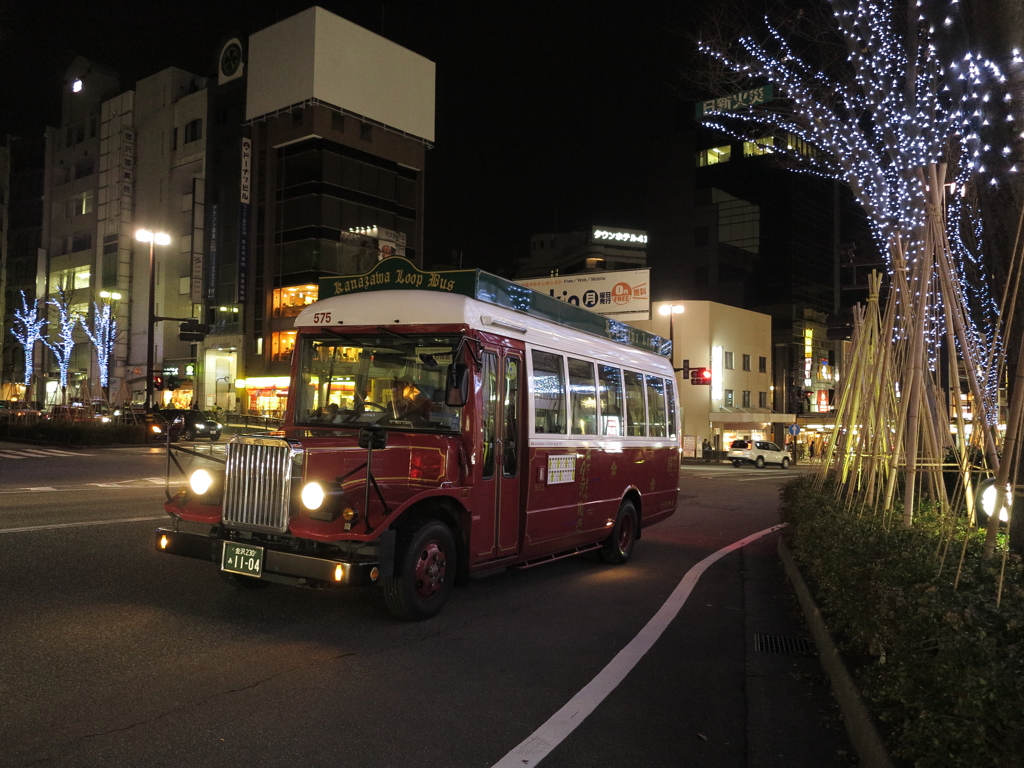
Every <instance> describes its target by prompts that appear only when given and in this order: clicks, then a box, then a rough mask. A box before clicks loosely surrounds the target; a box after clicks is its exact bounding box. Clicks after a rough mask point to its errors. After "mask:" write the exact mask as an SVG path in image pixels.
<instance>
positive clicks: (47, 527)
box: [0, 515, 170, 533]
mask: <svg viewBox="0 0 1024 768" xmlns="http://www.w3.org/2000/svg"><path fill="white" fill-rule="evenodd" d="M169 519H170V518H169V517H168V516H167V515H160V516H159V517H123V518H121V519H119V520H88V521H86V522H82V523H57V524H54V525H28V526H25V527H24V528H0V533H26V532H28V531H52V530H56V529H59V528H84V527H86V526H89V525H114V524H116V523H142V522H146V521H150V522H152V521H153V520H169Z"/></svg>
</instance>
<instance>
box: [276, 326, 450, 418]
mask: <svg viewBox="0 0 1024 768" xmlns="http://www.w3.org/2000/svg"><path fill="white" fill-rule="evenodd" d="M460 340H461V339H460V337H458V336H423V335H412V334H408V335H407V334H401V335H399V334H392V333H386V332H383V331H382V332H380V333H379V334H374V335H363V334H358V335H351V336H350V335H346V334H337V335H333V334H332V335H330V336H307V337H304V338H303V339H302V343H301V347H300V349H299V370H298V375H297V379H298V387H297V388H296V389H297V391H296V401H295V424H296V425H310V426H326V425H341V426H351V427H362V426H367V425H371V424H372V425H375V426H379V427H386V428H390V429H405V430H415V431H418V432H419V431H426V432H458V431H459V426H460V416H461V414H460V411H459V409H458V408H453V407H451V406H447V405H445V404H444V399H445V383H446V376H447V373H448V366H450V365H451V364H452V362H453V360H452V355H453V353H454V351H455V350H456V349H458V346H459V341H460Z"/></svg>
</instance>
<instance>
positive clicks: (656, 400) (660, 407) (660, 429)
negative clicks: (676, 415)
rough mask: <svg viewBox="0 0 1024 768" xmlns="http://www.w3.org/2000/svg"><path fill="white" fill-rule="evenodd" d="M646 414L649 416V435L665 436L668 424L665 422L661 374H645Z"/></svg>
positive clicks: (663, 384) (663, 387)
mask: <svg viewBox="0 0 1024 768" xmlns="http://www.w3.org/2000/svg"><path fill="white" fill-rule="evenodd" d="M645 378H646V380H647V415H648V418H649V422H650V423H649V425H648V426H649V427H650V432H649V434H650V436H651V437H667V436H668V425H667V424H666V423H665V380H664V379H663V378H661V376H647V377H645Z"/></svg>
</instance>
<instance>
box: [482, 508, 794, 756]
mask: <svg viewBox="0 0 1024 768" xmlns="http://www.w3.org/2000/svg"><path fill="white" fill-rule="evenodd" d="M782 527H783V526H782V525H775V526H772V527H771V528H765V529H764V530H763V531H758V532H757V533H754V534H751V535H750V536H747V537H746V538H745V539H740V540H739V541H736V542H733V543H732V544H730V545H729V546H727V547H723V548H722V549H720V550H718V551H717V552H715V553H713V554H711V555H708V556H707V557H705V558H704V559H703V560H701V561H700V562H699V563H697V564H696V565H695V566H693V568H691V569H690V570H688V571H687V572H686V575H685V576H683V580H682V581H680V582H679V584H678V586H676V588H675V589H674V590H673V591H672V594H671V595H669V597H668V600H666V601H665V603H664V605H662V606H661V608H660V609H658V612H657V613H656V614H654V617H653V618H652V619H651V620H650V621H649V622H647V625H646V626H645V627H644V628H643V629H641V630H640V632H639V633H638V634H637V636H636V637H634V638H633V639H632V640H630V642H629V644H628V645H627V646H626V647H625V648H623V649H622V650H621V651H619V652H618V653H617V654H616V655H615V658H613V659H612V660H611V661H610V662H608V665H607V666H606V667H605V668H604V669H602V670H601V671H600V672H599V673H598V674H597V677H595V678H594V679H593V680H591V681H590V682H589V683H587V685H586V686H584V687H583V689H582V690H581V691H580V692H579V693H577V694H576V695H575V696H573V697H572V699H570V700H569V703H568V704H566V705H565V706H564V707H562V708H561V709H560V710H558V711H557V712H555V714H553V715H552V716H551V717H550V718H549V719H548V721H547V722H546V723H544V725H542V726H541V727H540V728H538V729H537V730H536V731H534V732H533V733H532V734H530V735H529V736H528V737H527V738H526V739H525V740H524V741H523V742H521V743H520V744H519V746H517V747H516V748H515V749H513V750H512V751H511V752H509V753H508V754H507V755H505V756H504V757H503V758H501V760H499V761H498V762H497V763H495V764H494V767H493V768H529V767H530V766H534V765H537V764H538V763H539V762H540V761H541V760H543V759H544V758H545V757H547V755H548V754H549V753H550V752H551V750H553V749H554V748H555V747H557V746H558V745H559V744H561V743H562V742H563V741H564V740H565V739H566V737H568V736H569V734H570V733H572V732H573V731H574V730H576V726H578V725H579V724H580V723H582V722H583V721H584V720H586V719H587V716H588V715H590V713H591V712H593V711H594V710H595V709H597V706H598V705H599V704H600V703H601V702H602V701H604V700H605V698H606V697H607V696H608V694H610V693H611V692H612V691H613V690H615V688H616V687H617V686H618V684H619V683H621V682H622V680H623V679H624V678H625V677H626V675H628V674H629V673H630V671H631V670H632V669H633V667H635V666H636V665H637V662H639V661H640V659H641V658H643V656H644V654H645V653H647V651H649V650H650V649H651V647H652V646H653V645H654V643H655V642H656V641H657V639H658V638H659V637H661V633H662V632H664V631H665V629H666V628H667V627H668V625H669V624H670V623H671V622H672V620H673V619H674V618H675V617H676V615H677V614H678V613H679V611H680V609H681V608H682V607H683V604H684V603H686V600H687V598H689V596H690V593H691V592H692V591H693V587H694V586H695V585H696V583H697V580H698V579H699V578H700V577H701V576H702V575H703V573H704V571H706V570H707V569H708V568H709V567H711V566H712V565H713V564H714V563H715V562H717V561H718V560H720V559H721V558H723V557H725V555H727V554H729V553H730V552H733V551H734V550H737V549H740V548H742V547H745V546H746V545H747V544H749V543H750V542H752V541H756V540H757V539H760V538H761V537H762V536H766V535H768V534H769V533H772V532H774V531H777V530H779V529H780V528H782Z"/></svg>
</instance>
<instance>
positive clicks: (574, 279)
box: [516, 269, 651, 320]
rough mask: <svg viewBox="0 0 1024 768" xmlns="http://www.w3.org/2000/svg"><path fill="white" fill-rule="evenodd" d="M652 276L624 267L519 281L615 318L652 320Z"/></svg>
mask: <svg viewBox="0 0 1024 768" xmlns="http://www.w3.org/2000/svg"><path fill="white" fill-rule="evenodd" d="M650 279H651V270H649V269H625V270H621V271H617V272H584V273H581V274H577V275H558V276H557V277H531V278H528V279H526V280H517V281H516V282H517V283H519V284H520V285H525V286H526V287H528V288H533V290H535V291H540V292H541V293H546V294H548V295H549V296H553V297H554V298H556V299H558V300H559V301H566V302H568V303H569V304H575V305H576V306H578V307H583V308H584V309H589V310H590V311H591V312H596V313H597V314H599V315H604V316H605V317H610V318H613V319H615V320H650V319H651V293H650Z"/></svg>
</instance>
